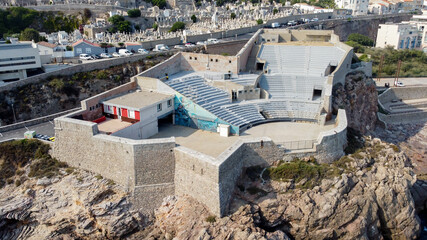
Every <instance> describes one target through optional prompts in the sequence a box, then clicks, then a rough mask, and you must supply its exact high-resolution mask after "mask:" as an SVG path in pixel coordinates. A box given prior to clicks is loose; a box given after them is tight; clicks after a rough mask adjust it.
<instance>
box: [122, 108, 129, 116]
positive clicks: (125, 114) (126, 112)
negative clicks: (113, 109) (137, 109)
mask: <svg viewBox="0 0 427 240" xmlns="http://www.w3.org/2000/svg"><path fill="white" fill-rule="evenodd" d="M122 116H123V117H128V110H127V109H126V108H122Z"/></svg>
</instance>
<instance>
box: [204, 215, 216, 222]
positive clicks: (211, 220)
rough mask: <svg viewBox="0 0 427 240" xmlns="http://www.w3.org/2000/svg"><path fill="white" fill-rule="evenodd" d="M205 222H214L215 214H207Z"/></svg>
mask: <svg viewBox="0 0 427 240" xmlns="http://www.w3.org/2000/svg"><path fill="white" fill-rule="evenodd" d="M206 222H208V223H214V222H216V216H214V215H210V216H208V217H207V218H206Z"/></svg>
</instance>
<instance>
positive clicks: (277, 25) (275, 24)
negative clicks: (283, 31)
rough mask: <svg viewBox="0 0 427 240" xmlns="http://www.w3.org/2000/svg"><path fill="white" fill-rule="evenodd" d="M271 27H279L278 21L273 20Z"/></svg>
mask: <svg viewBox="0 0 427 240" xmlns="http://www.w3.org/2000/svg"><path fill="white" fill-rule="evenodd" d="M271 27H272V28H279V27H280V23H278V22H274V23H272V24H271Z"/></svg>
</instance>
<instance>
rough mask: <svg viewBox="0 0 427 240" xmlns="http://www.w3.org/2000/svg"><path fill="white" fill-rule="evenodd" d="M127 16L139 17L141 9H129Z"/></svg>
mask: <svg viewBox="0 0 427 240" xmlns="http://www.w3.org/2000/svg"><path fill="white" fill-rule="evenodd" d="M128 16H129V17H131V18H137V17H141V10H139V9H138V8H136V9H131V10H129V11H128Z"/></svg>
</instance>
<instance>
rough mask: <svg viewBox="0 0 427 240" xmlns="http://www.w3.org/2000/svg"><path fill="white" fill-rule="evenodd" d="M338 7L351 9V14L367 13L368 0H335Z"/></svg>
mask: <svg viewBox="0 0 427 240" xmlns="http://www.w3.org/2000/svg"><path fill="white" fill-rule="evenodd" d="M335 4H336V5H337V7H338V8H344V9H351V10H353V15H366V14H368V6H369V0H335Z"/></svg>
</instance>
